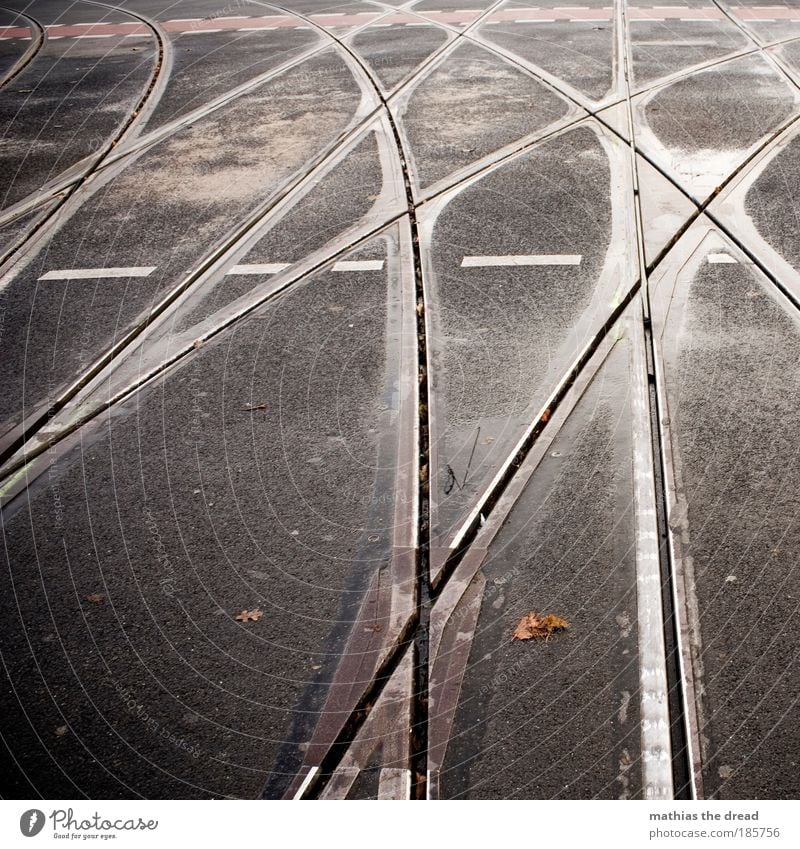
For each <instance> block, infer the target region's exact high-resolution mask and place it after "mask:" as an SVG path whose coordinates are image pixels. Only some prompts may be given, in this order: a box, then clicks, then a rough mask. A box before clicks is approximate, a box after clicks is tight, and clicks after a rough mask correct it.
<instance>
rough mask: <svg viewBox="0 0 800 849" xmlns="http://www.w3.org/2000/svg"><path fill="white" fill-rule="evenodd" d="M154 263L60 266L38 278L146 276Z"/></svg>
mask: <svg viewBox="0 0 800 849" xmlns="http://www.w3.org/2000/svg"><path fill="white" fill-rule="evenodd" d="M155 270H156V266H155V265H133V266H130V267H128V268H62V269H60V270H58V271H48V272H47V274H43V275H42V276H41V277H40V278H39V279H40V280H99V279H101V278H104V277H147V276H148V274H152V272H154V271H155Z"/></svg>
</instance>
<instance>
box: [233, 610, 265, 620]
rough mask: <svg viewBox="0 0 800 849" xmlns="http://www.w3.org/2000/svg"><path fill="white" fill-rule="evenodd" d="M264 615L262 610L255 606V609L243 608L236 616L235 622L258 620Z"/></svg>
mask: <svg viewBox="0 0 800 849" xmlns="http://www.w3.org/2000/svg"><path fill="white" fill-rule="evenodd" d="M263 615H264V611H263V610H259V609H258V608H256V609H255V610H243V611H242V612H241V613H240V614H239V615H238V616H237V617H236V621H237V622H258V620H259V619H260V618H261V617H262V616H263Z"/></svg>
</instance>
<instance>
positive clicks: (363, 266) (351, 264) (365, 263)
mask: <svg viewBox="0 0 800 849" xmlns="http://www.w3.org/2000/svg"><path fill="white" fill-rule="evenodd" d="M382 268H383V260H382V259H343V260H340V261H339V262H337V263H336V264H335V265H334V266H333V270H334V271H380V270H381V269H382Z"/></svg>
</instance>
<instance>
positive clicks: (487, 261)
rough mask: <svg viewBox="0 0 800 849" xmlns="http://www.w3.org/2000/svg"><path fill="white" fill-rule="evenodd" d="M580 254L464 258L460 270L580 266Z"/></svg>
mask: <svg viewBox="0 0 800 849" xmlns="http://www.w3.org/2000/svg"><path fill="white" fill-rule="evenodd" d="M580 264H581V254H522V255H520V256H465V257H464V259H462V260H461V267H462V268H484V267H487V266H489V267H491V266H500V265H513V266H518V265H580Z"/></svg>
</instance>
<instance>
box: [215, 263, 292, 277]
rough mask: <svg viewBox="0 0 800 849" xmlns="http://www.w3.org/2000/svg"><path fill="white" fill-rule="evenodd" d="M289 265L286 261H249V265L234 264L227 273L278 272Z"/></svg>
mask: <svg viewBox="0 0 800 849" xmlns="http://www.w3.org/2000/svg"><path fill="white" fill-rule="evenodd" d="M288 267H289V263H288V262H264V263H251V264H250V265H234V266H233V268H231V269H230V271H228V272H227V273H228V274H229V275H230V274H279V273H280V272H281V271H284V270H285V269H287V268H288Z"/></svg>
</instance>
